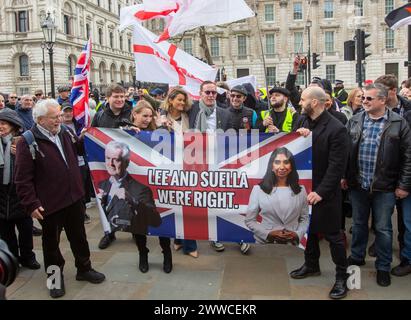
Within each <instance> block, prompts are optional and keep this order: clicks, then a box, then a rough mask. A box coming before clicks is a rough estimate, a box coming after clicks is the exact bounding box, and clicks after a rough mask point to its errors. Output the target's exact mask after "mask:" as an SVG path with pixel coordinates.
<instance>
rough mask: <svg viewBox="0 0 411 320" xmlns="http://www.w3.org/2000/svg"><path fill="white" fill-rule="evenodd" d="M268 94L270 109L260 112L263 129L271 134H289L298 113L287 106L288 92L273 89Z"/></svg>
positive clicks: (278, 88) (279, 88)
mask: <svg viewBox="0 0 411 320" xmlns="http://www.w3.org/2000/svg"><path fill="white" fill-rule="evenodd" d="M269 94H270V105H271V108H270V109H269V110H263V111H261V119H262V120H263V123H262V125H263V127H264V128H263V129H264V130H265V132H271V133H277V132H291V131H292V129H293V125H294V124H295V123H296V122H297V119H298V113H297V112H296V111H295V109H294V108H291V107H289V106H288V100H289V98H290V92H289V91H288V90H287V89H285V88H281V87H274V88H272V89H271V90H270V91H269Z"/></svg>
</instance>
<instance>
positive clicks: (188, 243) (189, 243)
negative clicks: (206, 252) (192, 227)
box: [174, 239, 197, 254]
mask: <svg viewBox="0 0 411 320" xmlns="http://www.w3.org/2000/svg"><path fill="white" fill-rule="evenodd" d="M174 243H175V244H182V245H183V252H184V253H185V254H189V253H190V252H194V251H196V250H197V241H195V240H183V239H175V240H174Z"/></svg>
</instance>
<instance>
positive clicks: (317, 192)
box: [290, 87, 349, 299]
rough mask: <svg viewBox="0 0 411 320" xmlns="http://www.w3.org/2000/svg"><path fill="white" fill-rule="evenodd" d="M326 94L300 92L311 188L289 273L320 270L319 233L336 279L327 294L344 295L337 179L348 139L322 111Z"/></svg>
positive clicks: (299, 276) (307, 273) (304, 274)
mask: <svg viewBox="0 0 411 320" xmlns="http://www.w3.org/2000/svg"><path fill="white" fill-rule="evenodd" d="M326 99H327V96H326V94H325V92H324V90H323V89H321V88H317V87H309V88H307V89H305V90H304V91H303V93H302V95H301V102H300V104H301V106H302V110H303V112H304V113H305V114H306V115H307V117H306V118H305V121H304V122H302V123H301V128H299V129H297V132H299V133H300V134H302V135H304V136H308V134H310V132H311V131H312V134H313V135H312V140H313V142H312V144H313V147H312V153H313V169H312V174H313V179H312V183H313V191H312V192H311V193H310V194H309V195H308V196H307V201H308V203H309V204H310V205H312V215H311V222H310V230H309V233H308V239H307V245H306V249H305V252H304V255H305V263H304V264H303V266H302V267H300V268H299V269H297V270H294V271H292V272H291V273H290V275H291V277H292V278H294V279H303V278H306V277H309V276H315V275H319V274H320V265H319V258H320V247H319V234H322V235H324V237H325V239H326V240H327V241H328V242H329V243H330V249H331V256H332V260H333V262H334V264H335V265H336V281H335V284H334V286H333V288H332V289H331V291H330V294H329V296H330V298H332V299H341V298H344V297H345V296H346V295H347V291H348V289H347V283H346V280H347V266H348V264H347V256H346V251H345V245H344V236H343V233H342V231H341V220H342V210H341V209H342V208H341V189H340V180H341V178H342V176H343V173H344V170H345V167H346V163H347V157H348V147H349V140H348V136H347V131H346V129H345V128H344V126H343V125H342V124H341V123H340V122H339V121H338V120H337V119H335V118H334V117H332V116H331V115H330V114H329V113H328V112H326V111H325V102H326Z"/></svg>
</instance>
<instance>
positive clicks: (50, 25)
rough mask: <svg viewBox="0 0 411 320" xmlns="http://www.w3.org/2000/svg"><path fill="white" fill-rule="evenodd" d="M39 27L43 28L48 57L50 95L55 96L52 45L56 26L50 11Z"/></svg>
mask: <svg viewBox="0 0 411 320" xmlns="http://www.w3.org/2000/svg"><path fill="white" fill-rule="evenodd" d="M41 29H42V30H43V35H44V43H45V47H46V48H47V50H48V52H49V58H50V82H51V96H52V97H53V99H55V98H56V90H55V87H54V64H53V46H54V43H55V42H56V33H57V27H56V25H55V23H54V19H53V18H52V17H51V15H50V12H48V13H47V17H46V18H45V19H44V21H43V22H42V23H41Z"/></svg>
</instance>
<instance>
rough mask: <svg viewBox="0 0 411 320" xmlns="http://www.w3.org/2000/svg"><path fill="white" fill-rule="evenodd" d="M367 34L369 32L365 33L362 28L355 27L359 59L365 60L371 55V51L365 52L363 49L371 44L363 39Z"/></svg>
mask: <svg viewBox="0 0 411 320" xmlns="http://www.w3.org/2000/svg"><path fill="white" fill-rule="evenodd" d="M369 36H370V34H369V33H366V32H365V31H364V30H361V29H357V32H356V37H357V45H358V48H357V54H358V58H360V59H361V60H365V58H367V57H368V56H370V55H371V53H367V52H365V49H366V48H367V47H369V46H370V45H371V44H370V43H365V39H367V38H368V37H369Z"/></svg>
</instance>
